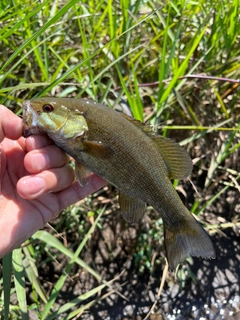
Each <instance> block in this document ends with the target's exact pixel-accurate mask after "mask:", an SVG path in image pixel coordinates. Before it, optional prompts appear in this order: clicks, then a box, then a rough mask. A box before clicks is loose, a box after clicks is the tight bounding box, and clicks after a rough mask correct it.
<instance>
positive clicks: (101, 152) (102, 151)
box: [82, 140, 113, 159]
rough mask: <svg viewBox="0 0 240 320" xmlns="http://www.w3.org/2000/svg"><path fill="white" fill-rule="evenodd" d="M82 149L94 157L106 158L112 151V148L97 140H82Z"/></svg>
mask: <svg viewBox="0 0 240 320" xmlns="http://www.w3.org/2000/svg"><path fill="white" fill-rule="evenodd" d="M82 145H83V151H84V152H86V153H88V154H90V155H91V156H93V157H95V158H101V159H106V158H108V157H110V156H111V154H112V153H113V151H112V149H111V148H110V147H108V146H106V145H104V144H103V143H101V142H98V141H88V140H83V141H82Z"/></svg>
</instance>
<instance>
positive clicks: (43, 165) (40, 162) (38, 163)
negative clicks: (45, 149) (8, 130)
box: [31, 153, 50, 171]
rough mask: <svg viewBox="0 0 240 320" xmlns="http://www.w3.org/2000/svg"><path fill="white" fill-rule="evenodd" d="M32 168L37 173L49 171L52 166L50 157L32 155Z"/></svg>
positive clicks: (42, 154)
mask: <svg viewBox="0 0 240 320" xmlns="http://www.w3.org/2000/svg"><path fill="white" fill-rule="evenodd" d="M31 161H32V166H33V168H34V169H35V170H36V171H40V170H43V169H48V168H49V164H50V159H49V156H48V155H47V154H46V153H34V154H32V155H31Z"/></svg>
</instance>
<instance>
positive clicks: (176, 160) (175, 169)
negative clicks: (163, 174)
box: [154, 136, 192, 179]
mask: <svg viewBox="0 0 240 320" xmlns="http://www.w3.org/2000/svg"><path fill="white" fill-rule="evenodd" d="M154 140H155V141H156V143H157V145H158V146H159V150H160V152H161V155H162V156H163V159H164V161H165V163H166V165H167V167H168V170H169V177H170V178H172V179H183V178H186V177H187V176H188V175H189V174H190V173H191V172H192V160H191V158H190V156H189V154H188V153H187V151H186V150H185V149H184V148H183V147H182V146H180V145H179V144H178V143H176V142H174V141H172V140H171V139H166V138H162V137H160V136H157V137H155V138H154Z"/></svg>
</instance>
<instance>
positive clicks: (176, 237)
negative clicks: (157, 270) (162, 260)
mask: <svg viewBox="0 0 240 320" xmlns="http://www.w3.org/2000/svg"><path fill="white" fill-rule="evenodd" d="M187 218H188V219H186V220H185V221H186V222H185V225H184V224H183V225H182V226H181V227H180V228H176V227H172V228H169V227H166V226H165V229H164V231H165V248H166V253H167V260H168V264H169V269H170V270H171V271H173V270H175V269H176V267H177V265H178V264H179V263H180V262H182V261H184V260H185V259H186V258H188V257H189V256H195V257H202V258H208V259H210V258H215V251H214V248H213V244H212V241H211V239H210V237H209V236H208V234H207V233H206V231H205V230H204V229H203V228H202V227H201V225H200V224H199V223H198V222H197V220H196V219H195V218H194V217H193V215H190V214H189V212H188V217H187Z"/></svg>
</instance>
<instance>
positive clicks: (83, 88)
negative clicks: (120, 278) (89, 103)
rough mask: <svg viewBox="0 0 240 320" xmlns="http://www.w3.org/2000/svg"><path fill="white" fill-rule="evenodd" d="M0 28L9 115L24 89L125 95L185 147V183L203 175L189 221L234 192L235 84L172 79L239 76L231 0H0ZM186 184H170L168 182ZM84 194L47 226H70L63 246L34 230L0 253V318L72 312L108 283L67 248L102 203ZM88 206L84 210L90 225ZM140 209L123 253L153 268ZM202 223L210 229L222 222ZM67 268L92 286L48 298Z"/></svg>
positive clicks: (75, 249) (154, 241)
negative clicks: (140, 228)
mask: <svg viewBox="0 0 240 320" xmlns="http://www.w3.org/2000/svg"><path fill="white" fill-rule="evenodd" d="M0 26H1V28H0V52H1V55H0V103H2V104H5V105H6V106H8V107H9V108H11V109H12V110H14V112H16V113H17V114H19V113H20V112H21V103H22V101H23V100H24V99H31V98H32V97H36V96H45V95H52V96H60V97H66V96H68V97H79V96H82V97H88V98H91V99H93V100H96V101H99V102H103V103H105V104H107V105H108V106H109V107H115V106H116V105H117V104H118V103H119V102H121V100H123V101H126V102H127V103H128V105H129V108H130V110H131V112H132V114H133V116H134V117H135V118H136V119H139V120H142V121H143V120H147V121H148V122H149V123H150V124H151V125H152V126H153V128H154V130H155V131H158V132H159V133H160V134H162V135H163V136H165V137H170V138H172V139H175V140H177V141H178V142H180V143H181V144H182V145H185V147H186V148H188V151H189V152H190V154H191V156H192V158H193V161H194V164H195V166H194V171H193V176H192V180H193V182H194V183H195V184H197V177H198V176H199V175H201V174H202V173H205V175H206V179H205V181H204V185H203V186H202V187H198V185H197V188H198V192H199V194H200V195H199V196H198V195H196V194H195V195H194V200H193V201H192V202H189V203H188V205H189V206H190V207H191V208H192V212H193V213H195V214H196V215H198V216H199V217H200V219H201V213H202V212H203V211H205V212H208V211H211V208H212V207H211V206H212V205H214V204H215V203H216V201H218V199H219V198H220V197H224V196H225V195H226V192H227V190H229V189H230V188H231V189H233V190H235V191H236V190H237V189H238V190H239V178H240V175H239V171H238V170H239V165H238V162H239V159H238V156H239V150H240V144H239V113H240V112H239V110H240V109H239V108H240V104H239V83H238V82H237V81H236V82H235V83H231V82H228V81H217V80H211V79H208V78H207V77H206V79H202V78H200V77H199V78H198V77H197V76H195V77H192V78H190V77H189V78H185V77H183V76H185V75H191V74H195V75H197V74H201V75H203V74H206V75H209V76H214V77H216V78H217V79H218V78H220V77H221V78H222V77H224V78H230V79H232V80H237V79H239V78H240V63H239V56H240V49H239V48H240V44H239V30H240V21H239V1H237V0H232V1H227V0H221V1H211V0H207V1H206V0H200V1H184V0H179V1H169V2H168V3H165V2H162V3H160V2H159V1H154V0H152V1H151V0H147V1H143V0H137V1H129V0H120V1H118V2H117V1H102V0H101V1H81V2H79V1H77V0H74V1H73V0H72V1H69V2H67V1H63V2H60V1H56V0H55V1H49V0H48V1H44V2H43V3H41V4H39V2H33V1H30V0H27V1H24V2H23V1H19V0H15V1H2V2H1V4H0ZM113 97H114V98H113ZM236 159H238V161H237V160H236ZM186 185H187V183H186V182H182V183H181V185H180V184H179V182H175V186H176V188H177V189H178V190H181V186H184V187H185V186H186ZM91 200H92V198H91V197H90V198H88V199H87V200H86V202H85V203H84V204H83V205H82V206H81V207H79V208H76V207H75V206H72V207H71V208H69V209H67V210H65V212H64V213H63V215H62V219H61V220H58V221H57V222H56V223H55V224H54V228H55V229H56V230H57V232H59V233H61V232H64V233H65V234H66V235H71V234H74V237H75V241H73V242H72V243H70V245H69V246H68V247H65V246H64V245H63V242H62V241H61V238H60V239H57V238H56V234H55V232H54V231H52V234H51V233H50V231H49V232H48V233H46V231H38V232H37V233H36V234H35V235H34V236H33V237H32V239H31V242H27V243H26V244H25V246H23V247H22V248H20V249H17V250H15V251H14V252H13V254H9V255H8V256H6V257H5V258H4V259H3V274H2V279H1V282H0V288H1V292H2V294H1V299H0V313H1V314H2V318H5V319H8V318H9V319H19V318H22V319H27V318H28V315H27V314H28V312H29V311H30V310H31V312H33V313H34V314H35V315H37V316H38V317H39V319H55V318H56V317H61V319H73V318H74V317H75V316H77V315H79V314H81V313H82V312H83V311H84V310H86V309H88V308H90V307H91V306H92V305H93V304H94V303H96V302H97V301H98V300H99V299H100V300H101V299H104V298H106V296H107V295H108V293H106V295H104V294H103V293H102V294H101V291H102V290H103V288H108V290H109V289H111V290H112V288H114V286H113V287H112V284H111V283H109V282H106V281H104V279H103V278H102V277H101V276H100V275H99V274H98V272H97V271H96V270H94V266H89V265H88V264H87V263H85V262H84V261H83V260H81V259H80V257H79V255H80V253H81V252H82V250H83V249H84V248H87V241H90V240H89V239H90V238H91V234H92V232H93V231H94V230H95V231H96V230H101V221H103V220H104V213H103V211H102V209H103V206H101V205H96V203H95V204H94V205H93V204H92V201H91ZM186 201H187V199H186ZM88 212H95V213H93V214H94V223H93V225H92V226H91V224H90V222H89V221H90V218H89V216H88V215H87V214H88ZM96 212H98V213H99V215H98V216H97V218H95V214H96ZM151 214H153V213H151ZM152 217H153V218H152V222H151V224H150V228H149V231H148V234H146V235H141V236H140V237H139V242H138V245H137V247H136V248H135V252H134V253H133V255H134V257H135V263H136V265H138V266H139V270H140V272H144V271H145V270H146V269H147V270H150V269H151V268H154V266H152V265H151V255H152V252H153V250H154V249H153V248H156V247H157V246H158V242H159V238H162V236H163V234H162V224H161V220H160V219H159V217H156V216H154V215H153V216H152ZM231 219H232V220H231ZM230 220H231V221H228V222H229V223H233V222H232V221H235V220H234V216H232V217H230ZM236 223H239V222H236ZM233 224H234V223H233ZM205 226H206V227H207V228H208V230H209V232H210V233H214V232H216V231H217V230H218V229H221V228H222V229H224V226H223V224H221V225H220V224H219V225H212V226H211V225H208V224H207V223H206V221H205ZM76 234H78V235H79V238H78V237H77V236H76ZM77 241H79V243H77ZM86 250H87V249H86ZM60 254H61V257H65V259H69V260H68V261H69V263H68V264H67V266H66V267H64V268H63V270H62V271H61V274H59V275H58V279H54V280H53V282H52V284H51V286H48V285H47V284H46V283H44V279H42V281H43V282H40V281H39V274H38V270H39V267H40V266H43V265H44V264H48V263H49V262H51V261H56V262H57V263H59V261H58V256H59V255H60ZM162 261H163V259H161V258H160V257H159V259H158V260H157V261H156V263H157V265H158V264H162ZM76 266H78V268H81V270H85V271H84V272H87V273H89V274H91V275H92V276H93V277H94V278H95V280H96V282H95V284H96V287H95V288H92V289H90V290H89V291H88V292H86V293H85V294H81V295H79V296H78V297H76V298H74V299H72V300H71V301H66V302H65V303H64V304H62V305H61V307H59V305H58V304H57V303H56V301H57V299H58V298H59V296H60V294H61V291H62V290H63V288H64V285H65V282H66V280H67V279H68V278H69V277H70V278H71V277H74V270H76V268H77V267H76ZM11 270H12V273H11ZM42 283H44V285H43V284H42ZM26 286H27V287H28V291H27V293H26V291H25V287H26ZM45 286H46V287H47V290H46V288H45ZM97 294H98V297H97ZM13 297H16V298H15V300H14V299H13ZM85 300H87V302H84V301H85Z"/></svg>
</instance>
